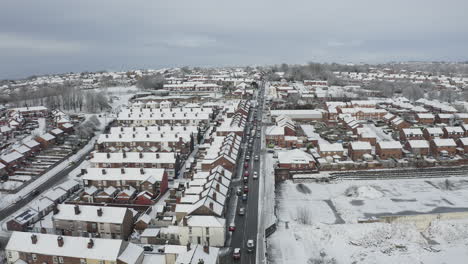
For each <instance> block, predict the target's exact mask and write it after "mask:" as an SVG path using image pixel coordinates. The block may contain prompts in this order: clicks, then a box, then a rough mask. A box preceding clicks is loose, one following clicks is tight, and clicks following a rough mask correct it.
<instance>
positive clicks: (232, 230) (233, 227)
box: [228, 225, 236, 232]
mask: <svg viewBox="0 0 468 264" xmlns="http://www.w3.org/2000/svg"><path fill="white" fill-rule="evenodd" d="M228 230H229V231H230V232H234V231H236V226H235V225H230V226H229V229H228Z"/></svg>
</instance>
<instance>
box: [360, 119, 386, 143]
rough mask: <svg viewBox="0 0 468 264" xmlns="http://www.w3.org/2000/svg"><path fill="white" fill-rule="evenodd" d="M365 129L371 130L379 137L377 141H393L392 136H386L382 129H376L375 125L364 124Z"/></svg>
mask: <svg viewBox="0 0 468 264" xmlns="http://www.w3.org/2000/svg"><path fill="white" fill-rule="evenodd" d="M363 126H364V127H366V128H367V129H369V130H370V131H372V132H374V134H375V135H376V136H377V141H392V140H393V138H392V135H391V134H385V133H384V132H383V130H382V128H381V127H376V126H375V125H374V124H367V123H365V124H363Z"/></svg>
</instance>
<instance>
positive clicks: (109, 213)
mask: <svg viewBox="0 0 468 264" xmlns="http://www.w3.org/2000/svg"><path fill="white" fill-rule="evenodd" d="M57 208H58V209H59V212H58V213H57V214H55V215H54V216H53V218H54V219H58V220H68V221H84V222H86V221H88V222H98V223H112V224H122V223H123V221H124V218H125V214H126V213H127V210H128V209H127V208H126V207H110V206H92V205H78V208H79V210H80V213H79V214H75V205H74V204H59V205H57ZM98 209H101V210H102V215H101V216H98Z"/></svg>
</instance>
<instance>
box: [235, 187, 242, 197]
mask: <svg viewBox="0 0 468 264" xmlns="http://www.w3.org/2000/svg"><path fill="white" fill-rule="evenodd" d="M236 194H237V195H238V196H241V195H242V189H241V188H240V187H239V188H237V191H236Z"/></svg>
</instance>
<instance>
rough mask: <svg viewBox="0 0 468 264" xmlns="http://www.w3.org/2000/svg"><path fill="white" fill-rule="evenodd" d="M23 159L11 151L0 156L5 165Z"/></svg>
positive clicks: (19, 154)
mask: <svg viewBox="0 0 468 264" xmlns="http://www.w3.org/2000/svg"><path fill="white" fill-rule="evenodd" d="M22 157H23V155H22V154H21V153H19V152H16V151H12V152H10V153H8V154H3V155H1V156H0V159H2V160H3V161H5V162H6V163H10V162H13V161H15V160H18V159H21V158H22Z"/></svg>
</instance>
